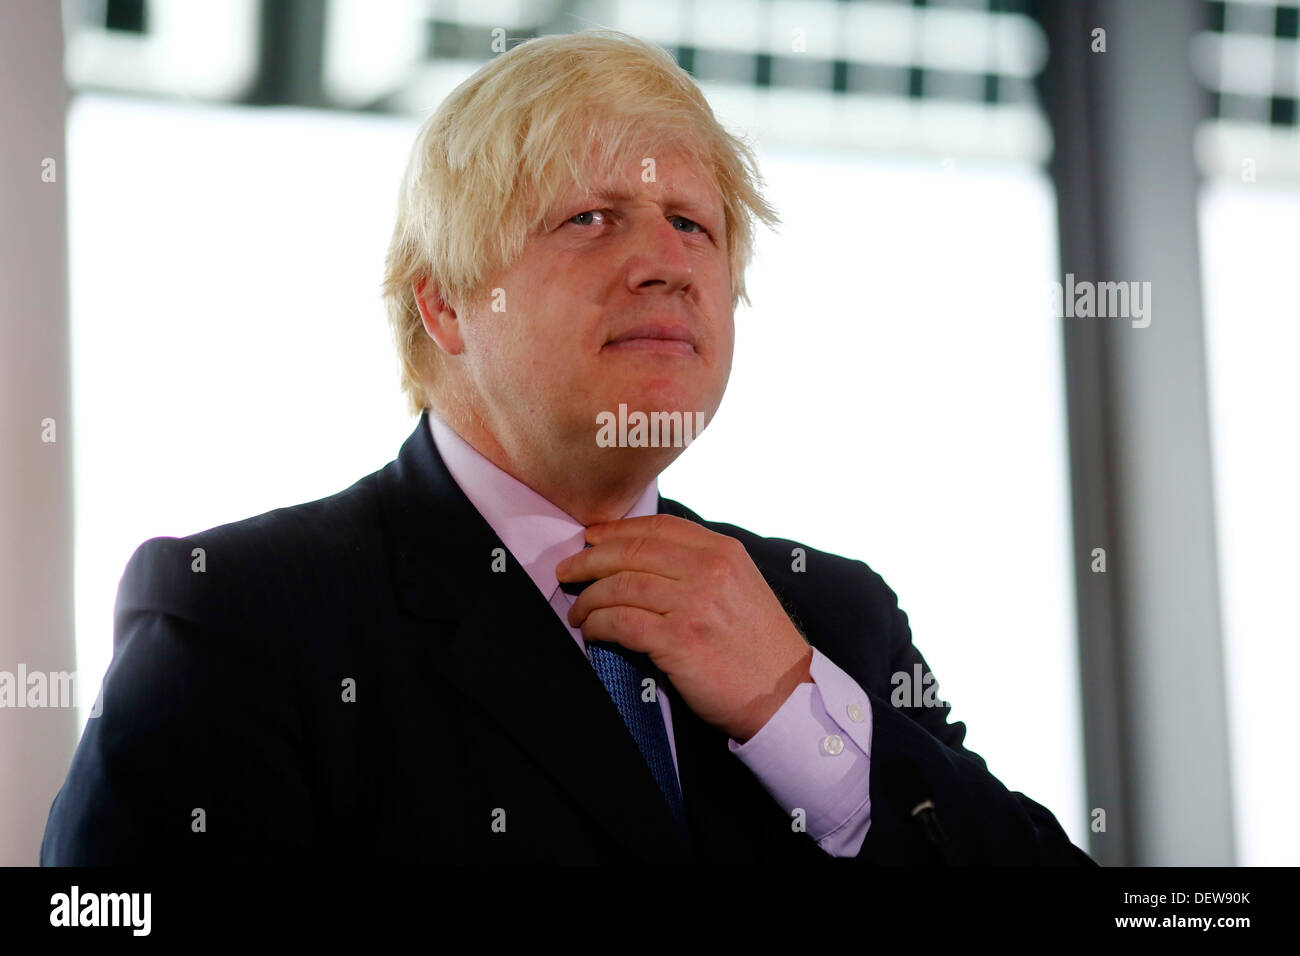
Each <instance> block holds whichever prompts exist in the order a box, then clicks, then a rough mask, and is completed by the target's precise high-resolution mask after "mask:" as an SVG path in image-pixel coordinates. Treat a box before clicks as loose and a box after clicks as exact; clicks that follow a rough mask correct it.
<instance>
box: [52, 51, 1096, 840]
mask: <svg viewBox="0 0 1300 956" xmlns="http://www.w3.org/2000/svg"><path fill="white" fill-rule="evenodd" d="M757 181H758V177H757V173H756V171H755V169H754V164H753V158H752V154H751V153H750V152H749V151H748V149H747V148H746V147H745V146H744V144H743V143H741V142H740V141H738V140H736V139H734V138H733V137H731V136H730V135H729V134H727V133H726V132H725V131H724V130H723V129H722V128H721V127H720V126H719V125H718V124H717V122H716V121H715V120H714V118H713V115H712V112H711V111H710V110H709V107H708V105H707V103H706V102H705V101H704V99H703V96H702V95H701V94H700V93H699V91H698V89H697V88H696V87H695V85H694V83H693V82H692V81H691V79H690V78H689V76H688V75H687V74H685V73H684V72H683V71H681V70H680V69H678V68H677V67H676V65H675V64H673V62H672V60H671V59H670V58H669V57H668V56H667V54H665V53H664V52H663V51H662V50H659V49H657V48H655V47H652V46H650V45H648V44H643V43H640V42H639V41H635V40H633V39H632V38H630V37H626V36H624V35H622V34H615V33H609V32H603V31H588V32H584V33H580V34H574V35H571V36H553V37H545V38H540V39H537V40H532V41H529V42H527V43H524V44H521V45H519V46H517V47H516V48H515V49H513V50H512V51H510V52H509V53H507V54H505V55H503V56H501V57H499V58H498V59H496V60H495V61H494V62H492V63H490V64H489V65H488V66H486V67H484V68H483V69H482V70H480V71H479V72H478V73H476V74H475V75H474V76H473V77H471V78H470V79H469V80H467V81H466V82H465V83H464V84H462V86H460V87H459V88H458V89H457V90H456V91H454V92H453V93H452V95H451V96H450V97H449V98H448V99H447V101H446V102H445V103H444V104H443V106H442V107H441V108H440V110H439V111H438V112H437V113H436V114H435V115H434V116H433V117H431V118H430V119H429V120H428V121H427V122H426V124H425V125H424V127H423V128H422V130H421V133H420V135H419V137H418V139H417V142H416V144H415V147H414V149H413V152H412V157H411V162H410V165H409V167H408V170H407V174H406V178H405V181H404V183H403V187H402V191H401V198H400V202H399V210H398V222H397V227H396V229H395V231H394V236H393V242H392V246H391V248H390V251H389V258H388V274H387V277H386V283H385V293H386V297H387V300H388V304H389V311H390V318H391V320H392V324H393V330H394V333H395V336H396V340H397V343H398V348H399V353H400V355H401V359H402V369H403V376H402V377H403V385H404V387H405V389H406V391H407V394H408V396H409V398H410V404H411V408H412V411H413V412H418V413H420V421H419V424H418V425H417V426H416V428H415V431H414V432H413V433H412V434H411V436H410V437H409V438H408V439H407V441H406V442H405V444H404V445H403V446H402V449H401V452H400V454H399V455H398V457H397V459H396V460H395V461H394V462H392V463H391V464H389V465H388V466H387V467H385V468H383V469H382V470H380V471H378V472H376V473H374V474H372V475H369V476H367V477H366V478H363V479H361V480H360V481H359V482H357V483H356V484H355V485H353V486H352V487H351V488H349V489H347V490H346V491H343V492H340V493H339V494H337V495H334V496H332V497H330V498H326V499H323V500H321V501H316V502H311V503H308V504H303V505H299V506H296V507H293V508H284V509H280V510H277V511H273V512H270V513H268V514H264V515H260V516H258V517H255V518H250V519H248V520H246V521H241V522H236V523H233V524H229V525H224V526H222V527H218V528H214V529H211V530H209V531H206V532H203V533H201V534H196V535H191V536H189V537H187V538H183V539H175V538H157V539H153V540H151V541H148V542H145V543H144V544H143V545H142V546H141V547H140V548H139V549H138V550H137V552H136V554H135V555H134V556H133V557H132V559H131V561H130V563H129V564H128V566H127V569H126V572H125V574H124V576H123V580H122V583H121V587H120V590H119V595H118V604H117V609H116V627H117V631H116V639H115V656H114V660H113V663H112V665H111V667H110V669H109V672H108V674H107V678H106V682H105V686H104V697H103V705H102V706H103V713H102V716H100V717H97V718H94V719H92V720H91V721H90V723H89V725H88V727H87V729H86V732H85V735H84V737H83V739H82V741H81V744H80V746H79V747H78V750H77V753H76V755H75V757H74V759H73V764H72V768H71V771H70V773H69V776H68V780H67V783H66V784H65V786H64V787H63V789H62V791H61V792H60V794H59V796H58V797H57V798H56V800H55V802H54V806H53V808H52V810H51V814H50V821H49V824H48V827H47V830H46V835H45V840H44V843H43V845H42V852H41V858H42V862H44V863H49V864H95V863H126V862H180V861H185V862H213V861H233V862H258V863H272V862H276V863H279V862H284V863H302V862H308V861H315V860H322V861H330V862H340V861H342V860H365V861H393V862H406V863H455V864H466V863H527V862H546V863H618V862H657V863H674V862H679V863H687V862H733V863H740V862H772V861H799V860H806V861H816V862H820V861H829V860H844V861H856V862H858V863H861V864H897V863H920V864H942V863H950V864H952V863H956V864H976V863H1025V864H1056V863H1070V864H1075V863H1083V864H1087V863H1091V861H1090V860H1089V859H1088V857H1087V856H1086V855H1085V854H1084V853H1083V852H1082V851H1080V850H1079V849H1077V848H1076V847H1074V846H1072V845H1071V844H1070V842H1069V840H1068V839H1067V838H1066V836H1065V834H1064V833H1063V832H1062V830H1061V828H1060V826H1059V825H1058V824H1057V822H1056V820H1055V819H1054V818H1053V817H1052V815H1051V813H1049V812H1048V811H1047V810H1046V809H1044V808H1043V807H1041V806H1039V805H1038V804H1036V803H1034V802H1033V801H1031V800H1029V799H1028V798H1027V797H1025V796H1024V795H1022V794H1018V793H1011V792H1008V791H1007V790H1006V788H1005V787H1003V786H1002V785H1001V784H1000V783H999V782H998V781H997V780H996V779H995V778H994V777H993V776H992V775H991V774H989V772H988V770H987V768H986V767H985V764H984V761H983V760H982V759H981V758H980V757H979V756H978V755H976V754H974V753H972V752H970V751H968V750H966V749H965V748H964V747H962V740H963V738H964V735H965V727H964V726H963V725H962V724H961V723H953V724H949V723H948V722H947V720H946V712H945V710H943V709H942V708H940V707H927V706H920V707H910V706H909V707H895V706H892V705H891V703H890V696H891V688H892V684H891V678H892V675H894V674H897V673H900V672H902V673H905V674H908V675H911V674H913V673H914V670H913V669H914V667H915V666H917V665H919V666H920V668H921V669H922V670H923V671H924V670H925V662H924V659H923V658H922V657H921V655H920V654H919V652H918V651H917V650H916V649H915V647H913V645H912V643H911V637H910V632H909V629H908V625H907V619H906V617H905V615H904V614H903V612H902V611H901V610H899V608H898V605H897V602H896V599H895V596H894V594H893V592H892V591H890V590H889V588H888V587H887V586H886V585H885V583H884V582H883V581H882V580H881V579H880V578H879V576H877V575H876V574H875V573H874V572H872V571H871V570H870V569H869V568H868V567H867V566H866V565H864V564H862V563H861V562H857V561H850V560H847V559H844V558H840V557H836V556H834V555H830V554H826V553H823V552H819V551H816V550H814V549H812V548H808V547H807V546H805V545H802V544H798V543H797V542H794V541H787V540H780V539H764V538H760V537H757V536H756V535H753V534H751V533H749V532H747V531H745V530H743V529H741V528H737V527H734V526H731V525H726V524H719V523H715V522H709V521H704V520H703V519H701V518H700V517H699V516H697V515H695V514H694V513H693V512H691V511H690V510H688V509H686V508H685V507H683V506H682V505H680V504H678V503H677V502H674V501H670V500H667V499H664V498H662V497H660V496H659V495H658V493H657V484H656V476H657V475H658V474H659V473H660V472H661V471H662V470H663V469H664V468H665V467H666V466H667V465H668V464H670V463H671V462H672V461H673V460H674V459H675V458H676V457H677V456H678V455H679V454H681V452H682V450H683V447H684V444H685V441H684V440H683V439H684V438H685V437H686V436H687V435H688V434H689V433H688V432H687V431H686V429H687V428H689V427H690V426H691V424H692V423H694V422H705V423H707V421H708V420H709V419H710V418H711V417H712V416H713V414H714V412H715V411H716V410H717V408H718V405H719V403H720V402H721V399H722V394H723V391H724V389H725V387H726V383H727V379H728V375H729V373H730V367H731V358H732V347H733V338H734V326H733V312H734V308H735V306H736V303H737V302H738V301H740V300H742V299H744V298H745V293H744V278H743V276H744V269H745V266H746V264H747V262H748V260H749V257H750V252H751V247H752V234H751V220H752V219H754V218H757V219H760V220H762V221H764V222H768V223H771V222H774V221H775V216H774V214H773V213H772V211H771V209H770V208H769V207H768V206H767V205H766V204H765V203H764V201H763V200H762V198H761V196H760V195H759V192H758V189H757V187H756V182H757ZM746 301H747V299H746ZM641 416H644V419H642V417H641ZM615 418H617V419H618V420H619V421H626V422H631V423H632V427H631V428H625V427H623V426H621V425H620V426H619V427H617V428H614V427H611V425H610V423H611V421H613V420H614V419H615ZM646 422H650V423H655V424H662V423H663V422H670V423H672V425H674V426H677V427H676V430H672V429H670V430H669V431H668V432H667V434H666V435H660V434H658V432H656V433H655V434H653V435H648V434H647V433H646V429H645V428H644V427H642V425H644V424H645V423H646ZM658 438H665V439H666V440H663V441H659V440H655V439H658ZM643 439H648V440H643ZM930 686H931V687H933V686H934V685H933V684H931V685H930Z"/></svg>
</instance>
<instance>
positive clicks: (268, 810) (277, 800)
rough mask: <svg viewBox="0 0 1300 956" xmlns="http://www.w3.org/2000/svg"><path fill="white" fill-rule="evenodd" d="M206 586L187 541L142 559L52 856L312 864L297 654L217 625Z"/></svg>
mask: <svg viewBox="0 0 1300 956" xmlns="http://www.w3.org/2000/svg"><path fill="white" fill-rule="evenodd" d="M191 575H192V576H193V577H191ZM200 582H201V574H200V572H195V571H193V570H192V569H191V567H190V547H189V544H188V543H186V542H185V541H182V540H178V539H174V538H156V539H152V540H151V541H147V542H145V543H144V544H143V545H141V546H140V548H139V549H137V551H136V553H135V554H134V555H133V556H132V559H131V561H130V562H129V563H128V565H127V569H126V573H125V574H124V575H123V578H122V582H121V585H120V586H119V590H118V603H117V613H116V622H115V633H114V656H113V660H112V663H111V664H110V666H109V668H108V671H107V673H106V675H105V680H104V685H103V689H102V694H103V697H102V707H101V713H100V715H99V716H97V717H92V718H90V719H89V720H88V721H87V723H86V727H85V730H84V732H83V734H82V738H81V741H80V743H79V744H78V746H77V749H76V752H75V754H74V756H73V759H72V765H71V768H70V769H69V772H68V776H67V779H66V781H65V782H64V785H63V787H62V789H61V790H60V791H59V793H58V795H57V796H56V798H55V800H54V803H53V806H52V807H51V810H50V816H49V821H48V823H47V825H46V829H45V837H44V840H43V841H42V844H41V863H42V865H46V866H103V865H120V864H139V863H151V864H156V863H174V864H186V863H213V862H219V863H249V864H277V863H284V864H289V863H302V862H303V861H304V855H305V853H306V847H307V846H309V844H310V836H311V833H312V829H313V822H312V821H313V809H312V802H311V797H310V792H309V788H308V784H307V781H308V772H307V768H306V767H304V765H303V756H302V754H303V748H302V747H301V740H302V733H303V728H302V726H301V720H300V717H299V715H298V711H297V708H296V706H295V702H294V694H293V691H292V688H291V686H290V684H289V682H288V681H287V680H286V669H285V667H284V662H283V661H282V660H280V659H279V656H278V654H277V653H275V652H273V651H271V650H270V649H269V648H268V647H267V646H266V642H265V641H262V640H259V639H257V638H256V637H254V636H253V635H252V634H246V633H232V632H230V631H227V630H223V629H222V628H220V627H218V626H216V624H215V623H214V622H213V620H212V619H213V618H214V617H216V615H214V614H213V613H211V601H210V600H209V598H208V596H207V595H205V593H204V589H205V588H207V587H208V586H209V585H208V584H207V583H206V582H202V583H200ZM223 599H224V600H225V601H227V602H236V603H237V602H238V600H239V597H238V595H224V596H223Z"/></svg>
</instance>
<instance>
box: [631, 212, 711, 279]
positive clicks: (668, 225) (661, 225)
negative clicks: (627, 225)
mask: <svg viewBox="0 0 1300 956" xmlns="http://www.w3.org/2000/svg"><path fill="white" fill-rule="evenodd" d="M675 218H676V217H675V216H674V217H672V218H669V217H666V216H663V215H662V214H659V215H648V216H645V217H642V218H641V219H640V220H639V221H637V223H636V224H635V227H634V229H633V230H632V232H633V235H632V239H631V243H632V249H631V252H630V257H629V261H628V275H627V279H628V288H630V289H631V290H632V291H633V292H668V293H675V292H679V291H681V290H682V289H684V288H686V287H688V286H689V285H690V284H691V282H692V281H694V278H695V272H694V267H693V266H692V264H691V260H690V256H689V255H688V253H687V249H686V243H685V239H684V236H685V234H684V233H683V232H682V231H681V230H679V229H677V228H676V227H675V226H674V225H673V222H672V220H673V219H675Z"/></svg>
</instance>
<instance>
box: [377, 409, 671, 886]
mask: <svg viewBox="0 0 1300 956" xmlns="http://www.w3.org/2000/svg"><path fill="white" fill-rule="evenodd" d="M380 484H381V500H382V502H383V504H382V508H383V512H384V522H385V526H386V533H387V535H388V541H389V547H390V556H391V560H392V562H393V569H394V575H395V578H396V587H397V601H398V606H399V609H400V611H401V613H402V615H403V621H404V633H403V634H402V635H401V637H400V638H399V640H400V641H401V642H402V643H403V644H404V645H405V647H404V650H405V652H407V653H409V655H410V660H411V661H412V666H414V667H416V668H418V669H421V670H423V671H424V672H426V673H428V674H429V675H430V677H431V678H433V679H439V678H440V679H441V680H444V681H448V682H450V683H452V684H453V685H455V686H456V687H458V688H459V689H460V690H461V691H462V692H463V693H464V694H465V695H466V697H468V698H469V699H470V700H472V701H474V702H475V703H476V704H477V706H478V707H479V709H480V710H481V714H482V716H483V717H484V718H487V719H490V720H493V721H495V722H496V723H497V724H499V725H500V726H501V727H502V729H503V730H504V731H505V732H506V733H508V734H509V735H510V736H511V737H512V738H513V739H514V740H515V741H516V743H517V744H518V745H519V746H520V747H521V748H522V749H523V750H525V751H526V752H528V753H529V754H530V755H531V756H532V757H533V758H534V759H536V761H537V762H538V764H539V765H540V766H542V767H543V768H545V770H546V771H547V772H548V773H549V774H550V775H551V776H552V778H553V779H554V780H555V782H556V783H557V784H558V785H559V786H560V787H562V788H563V789H564V790H565V791H566V792H567V793H568V794H569V796H570V797H571V798H572V799H573V800H574V801H575V802H577V803H578V804H580V805H581V806H582V807H583V809H584V811H585V812H586V814H587V816H589V817H590V818H591V819H592V820H594V821H596V822H597V823H598V824H600V825H601V826H603V827H604V828H605V829H606V830H607V831H608V832H609V833H610V834H611V835H612V836H613V837H614V838H615V839H616V840H618V841H619V842H620V843H621V844H623V845H624V846H625V847H626V848H627V849H628V850H629V851H630V852H631V853H632V854H633V855H634V856H635V857H636V858H637V859H639V860H641V861H644V862H650V863H685V862H690V861H691V859H692V854H691V851H690V849H689V848H688V847H687V845H686V843H685V841H684V840H683V839H682V838H681V836H680V834H679V833H678V831H677V828H676V826H675V824H674V823H673V820H672V816H671V814H670V813H669V810H668V807H667V805H666V804H665V803H664V800H663V797H662V796H661V795H660V793H659V790H658V788H657V786H656V784H655V782H654V777H653V776H652V775H651V773H650V770H649V768H647V767H646V765H645V762H644V760H642V758H641V755H640V752H639V751H638V750H637V747H636V744H635V742H634V741H633V740H632V737H631V735H630V734H629V733H628V731H627V728H626V727H625V725H624V724H623V721H622V719H621V718H620V717H619V715H618V711H617V710H616V709H615V707H614V704H613V702H612V701H611V700H610V698H609V694H608V693H607V692H606V690H605V688H604V687H603V686H602V684H601V683H600V679H599V678H598V677H597V676H596V673H595V671H594V670H593V669H592V667H591V665H590V663H589V662H588V661H587V659H586V657H585V656H584V655H583V654H582V653H581V651H580V650H579V649H578V647H577V645H576V644H574V642H573V638H572V636H570V634H569V632H568V631H567V630H566V629H565V627H564V626H563V624H561V623H560V621H559V619H558V618H557V617H556V616H555V613H554V611H552V609H551V607H550V605H549V604H548V603H547V601H546V600H545V599H544V598H543V597H542V596H541V594H540V593H539V592H538V590H537V588H536V587H535V586H534V585H533V583H532V581H531V580H530V579H529V577H528V575H527V573H526V572H525V571H524V569H523V567H522V566H520V565H519V563H518V562H517V561H516V560H515V558H514V555H512V554H510V552H509V550H508V549H506V548H505V546H504V545H503V544H502V543H501V540H500V539H499V538H498V537H497V535H496V533H495V532H494V531H493V530H492V528H491V526H490V525H488V523H487V522H486V520H484V518H483V517H482V515H480V514H479V513H478V511H477V510H476V509H475V508H474V506H473V505H472V504H471V503H470V501H469V499H467V498H466V497H465V495H464V493H463V492H462V491H461V490H460V488H459V487H458V486H457V485H456V483H455V480H454V479H452V477H451V475H450V473H449V472H448V471H447V469H446V466H445V465H444V464H443V462H442V459H441V457H440V456H439V455H438V451H437V447H436V446H435V444H434V442H433V437H432V436H431V435H430V433H429V428H428V421H427V413H426V414H422V415H421V416H420V422H419V424H418V425H417V426H416V429H415V431H414V432H413V433H412V434H411V436H410V437H409V438H408V439H407V440H406V442H405V443H404V444H403V445H402V449H401V452H400V453H399V455H398V458H397V460H396V461H394V462H392V463H390V464H389V465H388V466H387V467H385V468H384V469H383V470H382V471H381V473H380ZM496 549H500V551H497V550H496ZM494 558H495V559H496V562H497V564H498V566H499V565H500V563H501V561H504V565H505V569H504V571H493V563H494ZM671 703H672V701H671V700H670V704H671ZM680 706H681V705H680V704H679V707H680ZM682 709H684V708H682ZM679 712H680V711H679V709H678V708H677V707H674V709H673V716H674V724H676V721H677V715H678V713H679ZM688 803H689V800H688Z"/></svg>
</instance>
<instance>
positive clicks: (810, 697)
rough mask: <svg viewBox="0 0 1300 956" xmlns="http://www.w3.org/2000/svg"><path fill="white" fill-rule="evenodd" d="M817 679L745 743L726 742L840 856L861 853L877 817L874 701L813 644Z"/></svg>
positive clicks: (773, 794)
mask: <svg viewBox="0 0 1300 956" xmlns="http://www.w3.org/2000/svg"><path fill="white" fill-rule="evenodd" d="M809 670H810V672H811V675H812V679H813V680H812V683H804V684H800V685H799V686H798V687H796V688H795V689H794V691H793V692H792V693H791V694H790V696H789V697H788V698H787V699H786V701H785V703H784V704H782V705H781V707H780V709H778V710H777V712H776V713H775V714H773V715H772V716H771V718H769V719H768V722H767V723H766V724H764V725H763V727H762V728H761V729H760V730H759V731H758V733H756V734H755V735H754V736H753V737H751V738H750V739H749V740H747V741H746V742H745V743H743V744H740V743H737V742H736V741H735V740H734V739H729V740H728V741H727V747H728V749H730V751H731V752H732V753H733V754H735V755H736V756H737V757H739V758H740V760H741V761H742V762H743V763H744V764H745V766H746V767H748V768H749V770H750V771H751V772H752V773H753V774H754V776H755V777H757V778H758V781H759V783H761V784H762V785H763V788H764V789H765V790H767V792H768V793H769V794H770V795H771V797H772V799H774V800H775V801H776V802H777V804H778V805H780V806H781V808H782V809H784V810H785V811H786V813H788V814H790V815H791V819H792V820H793V819H795V817H794V814H795V811H796V810H797V809H802V810H803V811H804V820H805V825H806V828H807V831H808V835H809V836H811V837H812V838H813V840H815V841H816V842H817V843H818V844H819V845H820V846H821V847H822V849H824V850H826V851H827V852H828V853H830V854H831V855H833V856H854V855H856V854H857V852H858V851H859V850H860V849H861V847H862V842H863V840H865V839H866V835H867V829H868V827H869V826H870V823H871V726H872V720H871V702H870V701H869V700H868V698H867V695H866V693H865V692H864V691H863V690H862V688H861V687H859V686H858V683H857V681H855V680H854V679H853V678H852V677H850V676H849V675H848V674H846V673H844V671H843V670H841V669H840V668H839V667H837V666H836V665H835V664H834V663H833V662H832V661H831V660H830V658H828V657H826V656H825V655H824V654H822V652H821V651H819V650H817V649H816V648H813V658H812V664H811V665H810V668H809Z"/></svg>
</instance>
